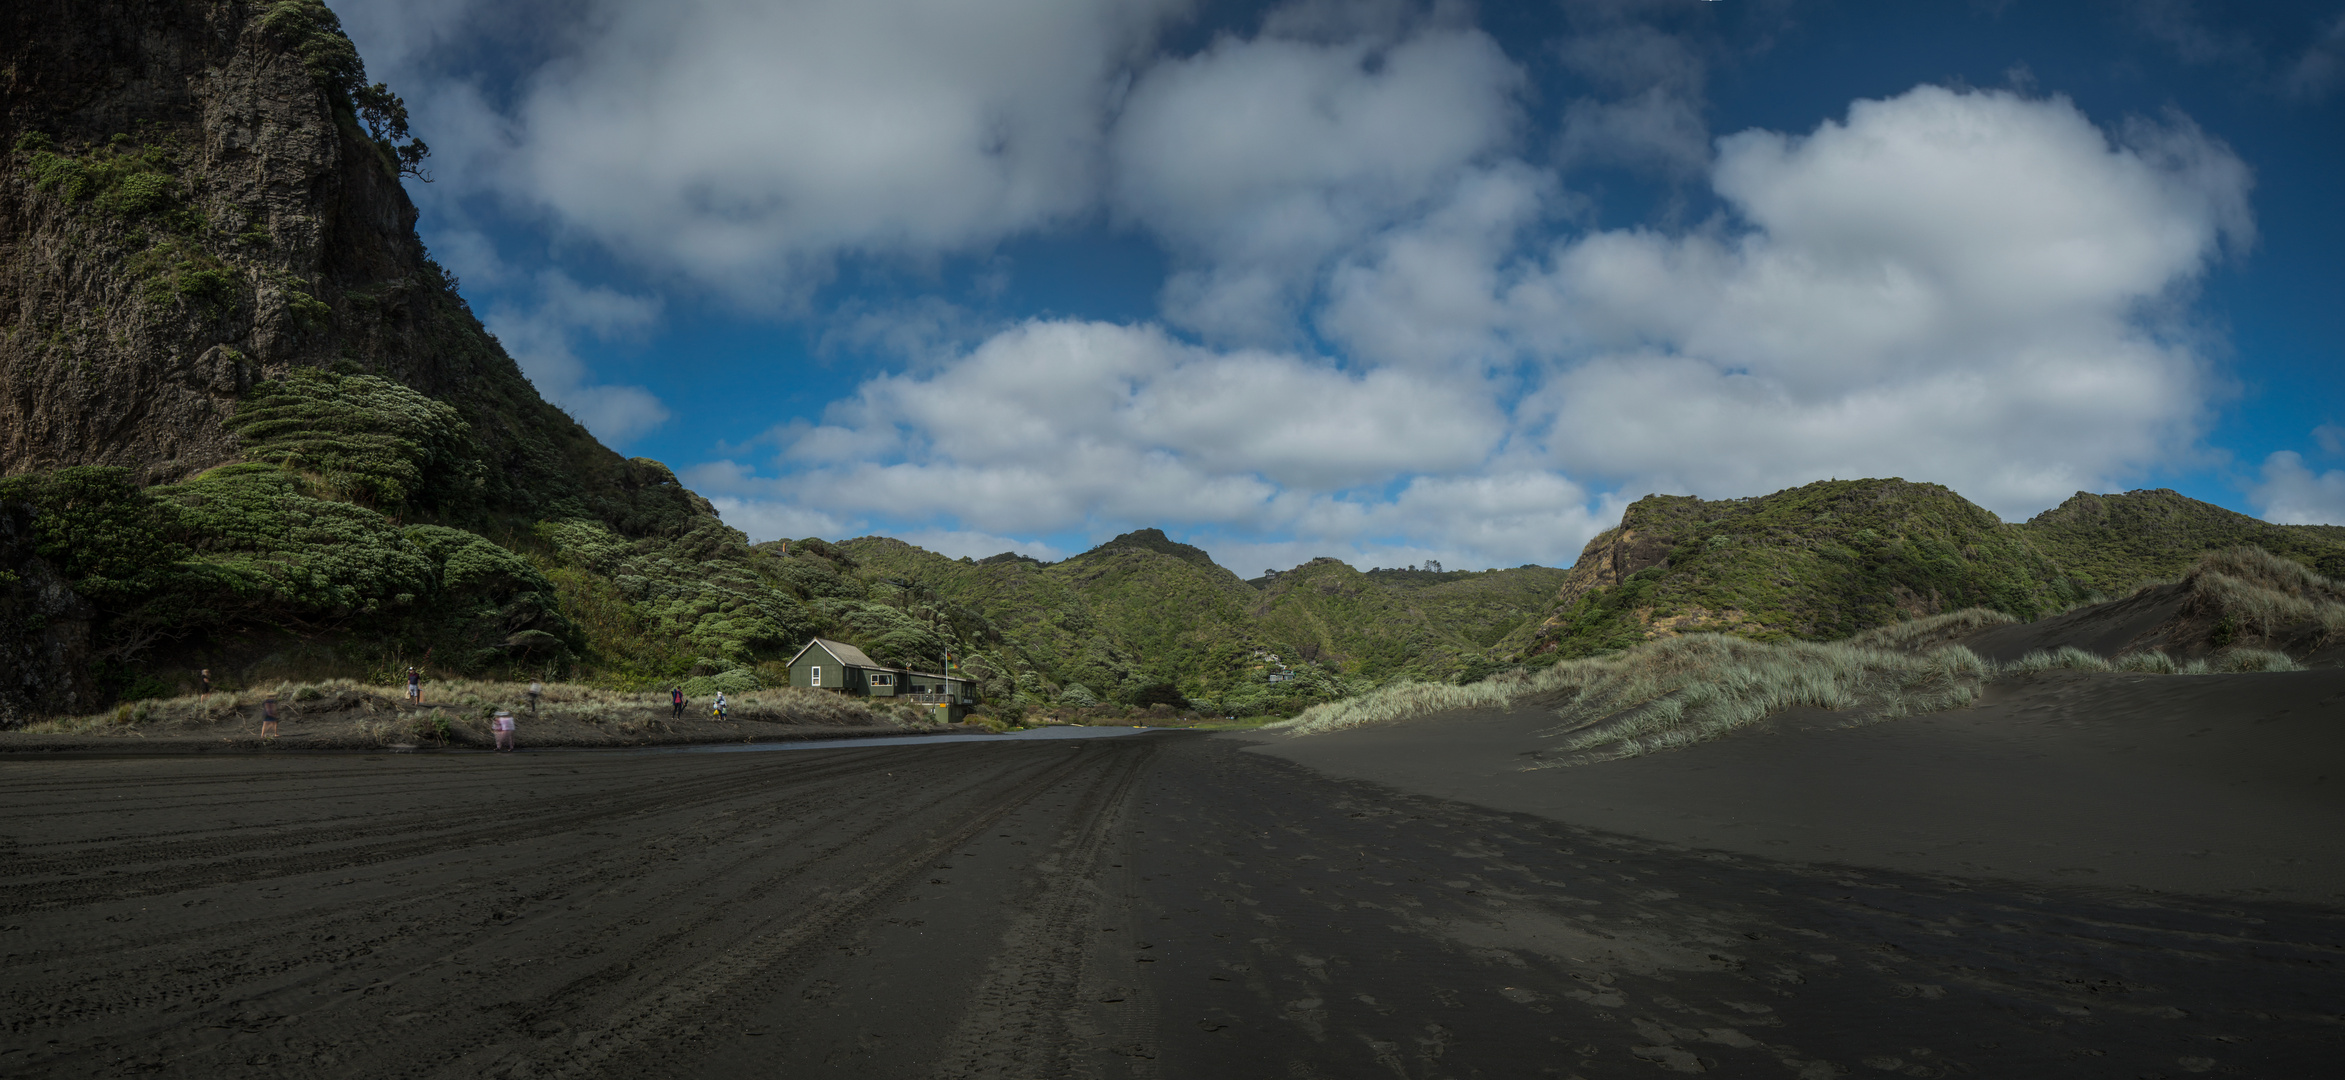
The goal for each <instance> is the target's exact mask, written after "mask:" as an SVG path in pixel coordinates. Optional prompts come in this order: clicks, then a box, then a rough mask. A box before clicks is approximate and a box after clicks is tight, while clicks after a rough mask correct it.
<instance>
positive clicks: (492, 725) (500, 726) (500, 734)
mask: <svg viewBox="0 0 2345 1080" xmlns="http://www.w3.org/2000/svg"><path fill="white" fill-rule="evenodd" d="M489 729H490V730H492V731H494V732H496V733H497V752H498V753H500V754H504V753H510V752H512V750H513V714H512V713H509V712H506V711H505V710H503V709H498V710H497V716H496V719H493V720H491V721H489Z"/></svg>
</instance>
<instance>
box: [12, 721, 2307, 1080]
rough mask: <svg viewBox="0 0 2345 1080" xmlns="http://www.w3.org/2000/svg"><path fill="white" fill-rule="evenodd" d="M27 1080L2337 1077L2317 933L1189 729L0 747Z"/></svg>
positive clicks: (2214, 910) (2258, 917) (2292, 922)
mask: <svg viewBox="0 0 2345 1080" xmlns="http://www.w3.org/2000/svg"><path fill="white" fill-rule="evenodd" d="M0 823H4V824H0V1017H4V1018H5V1019H4V1021H0V1022H4V1024H5V1028H4V1030H0V1073H5V1074H7V1075H10V1076H108V1075H128V1074H134V1073H135V1074H141V1075H157V1074H159V1075H166V1076H202V1077H211V1076H231V1075H233V1076H318V1077H326V1076H334V1077H342V1076H361V1077H366V1076H402V1077H456V1076H465V1077H469V1076H509V1077H537V1076H614V1077H616V1076H626V1077H636V1076H652V1077H667V1076H675V1077H684V1076H750V1075H787V1076H800V1075H814V1076H824V1075H830V1076H877V1077H894V1076H903V1077H926V1076H954V1077H1033V1076H1068V1075H1089V1076H1163V1077H1206V1076H1212V1077H1222V1076H1233V1077H1251V1076H1266V1077H1267V1076H1278V1077H1292V1076H1323V1077H1354V1076H1401V1077H1420V1076H1422V1077H1435V1076H1460V1077H1464V1076H1475V1075H1481V1076H1528V1075H1539V1074H1541V1073H1543V1072H1551V1073H1553V1074H1555V1075H1572V1074H1575V1073H1576V1074H1578V1075H1582V1076H1587V1077H1598V1076H1616V1075H1617V1076H1646V1075H1651V1074H1653V1073H1654V1072H1655V1071H1656V1069H1661V1070H1670V1069H1675V1070H1680V1071H1692V1070H1698V1069H1705V1068H1707V1069H1716V1070H1720V1071H1723V1072H1725V1073H1726V1074H1728V1075H1738V1076H1741V1075H1749V1076H1774V1075H1786V1076H1817V1077H1821V1076H1830V1075H1842V1074H1843V1073H1845V1072H1851V1071H1853V1072H1858V1073H1862V1072H1866V1071H1868V1070H1889V1072H1885V1073H1883V1075H1889V1074H1891V1073H1896V1074H1905V1075H1954V1074H1957V1073H1964V1072H1967V1073H1970V1074H1974V1075H2000V1076H2021V1075H2085V1076H2091V1075H2109V1076H2136V1075H2149V1074H2165V1075H2182V1074H2184V1073H2188V1072H2195V1071H2204V1070H2219V1069H2225V1068H2233V1069H2241V1070H2244V1071H2245V1073H2246V1074H2247V1075H2265V1076H2302V1075H2315V1074H2318V1073H2319V1072H2321V1071H2322V1070H2324V1069H2326V1068H2327V1067H2329V1066H2331V1065H2333V1064H2334V1063H2335V1059H2336V1054H2337V1045H2338V1042H2337V1040H2338V1037H2339V1034H2340V1027H2339V1023H2338V1017H2337V1013H2338V1011H2339V1006H2338V1004H2337V1003H2338V1001H2339V1000H2341V997H2340V995H2339V993H2338V990H2339V988H2340V982H2339V978H2338V974H2337V968H2336V964H2337V962H2338V958H2339V956H2340V953H2339V949H2338V943H2339V941H2340V940H2345V932H2341V931H2345V927H2341V926H2340V920H2339V919H2338V917H2337V916H2336V915H2335V914H2334V913H2333V912H2330V911H2327V910H2323V909H2318V908H2302V907H2289V906H2285V905H2278V904H2254V903H2244V904H2243V903H2227V904H2210V903H2202V902H2198V901H2187V900H2180V899H2174V898H2165V897H2134V898H2130V899H2126V900H2124V901H2111V900H2096V899H2093V898H2091V897H2089V896H2086V895H2083V894H2068V893H2061V892H2058V891H2056V890H2033V891H2029V890H2016V889H2010V888H2005V887H1992V886H1984V885H1981V884H1979V883H1975V882H1974V883H1963V882H1959V881H1954V880H1950V879H1945V878H1923V877H1915V876H1902V875H1897V874H1892V873H1887V872H1881V871H1848V870H1835V869H1830V868H1812V867H1801V866H1794V865H1787V864H1780V863H1775V862H1770V861H1767V860H1764V859H1754V858H1744V857H1735V856H1728V855H1722V854H1718V853H1704V852H1698V851H1688V850H1684V849H1681V848H1676V847H1673V846H1670V845H1667V844H1661V843H1655V842H1651V841H1646V840H1639V839H1634V838H1630V837H1626V836H1621V835H1616V834H1610V833H1602V832H1597V831H1593V830H1588V829H1585V828H1579V827H1574V826H1571V825H1567V824H1564V823H1560V822H1556V821H1552V820H1547V819H1543V818H1539V817H1535V816H1530V815H1521V814H1511V813H1506V812H1503V811H1498V810H1490V809H1484V808H1479V807H1475V806H1471V805H1466V804H1462V803H1459V802H1452V801H1444V800H1440V799H1436V798H1431V797H1428V796H1423V795H1413V794H1407V793H1404V792H1401V791H1397V790H1394V789H1392V788H1388V787H1384V786H1380V785H1376V784H1371V783H1365V782H1360V781H1354V780H1341V779H1334V778H1330V777H1327V776H1325V775H1322V774H1319V773H1315V772H1313V771H1311V770H1309V769H1306V768H1304V767H1301V766H1298V765H1295V764H1292V763H1289V762H1284V761H1278V760H1273V759H1266V758H1264V757H1262V756H1261V755H1259V754H1256V753H1249V752H1246V751H1245V749H1244V744H1242V743H1239V742H1236V741H1232V740H1228V739H1213V738H1203V737H1197V736H1193V735H1180V734H1174V735H1142V736H1132V737H1126V738H1117V739H1106V740H1085V741H1070V742H1035V743H977V744H960V745H939V746H898V747H857V748H836V749H809V750H795V751H790V752H785V753H734V754H651V753H547V754H537V755H529V754H524V755H517V756H502V757H500V756H494V755H486V754H480V755H443V756H434V757H424V756H395V755H384V756H378V757H362V756H355V755H352V756H312V757H292V756H270V757H251V758H241V759H234V758H211V757H195V758H189V757H180V758H168V759H157V758H113V759H83V760H65V761H30V762H27V761H16V760H9V761H0Z"/></svg>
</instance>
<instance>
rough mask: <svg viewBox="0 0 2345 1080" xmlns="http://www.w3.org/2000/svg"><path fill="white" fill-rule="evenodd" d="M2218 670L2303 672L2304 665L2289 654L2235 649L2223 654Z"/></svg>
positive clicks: (2265, 650)
mask: <svg viewBox="0 0 2345 1080" xmlns="http://www.w3.org/2000/svg"><path fill="white" fill-rule="evenodd" d="M2217 669H2218V670H2221V671H2226V672H2245V671H2302V670H2304V665H2302V664H2299V663H2297V662H2296V661H2295V660H2293V659H2291V658H2290V657H2289V656H2288V654H2287V653H2282V652H2273V651H2271V650H2269V649H2233V650H2231V651H2230V652H2227V653H2225V654H2223V656H2222V657H2221V658H2220V660H2219V663H2218V665H2217Z"/></svg>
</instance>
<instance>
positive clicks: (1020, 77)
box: [504, 0, 1185, 298]
mask: <svg viewBox="0 0 2345 1080" xmlns="http://www.w3.org/2000/svg"><path fill="white" fill-rule="evenodd" d="M1183 6H1185V5H1183V4H1180V3H1177V2H1174V0H1160V2H1156V3H1145V2H1143V3H1102V2H1098V0H1003V2H1000V3H988V4H959V3H939V2H934V0H829V2H809V3H796V4H786V5H781V4H769V3H763V2H751V0H679V2H677V3H671V4H661V5H651V6H647V5H643V4H633V3H620V2H617V0H603V2H599V3H595V4H593V5H592V9H593V10H592V14H591V17H590V18H588V19H587V20H585V22H584V25H586V26H588V27H591V28H592V29H591V31H590V32H589V33H588V34H587V35H585V36H584V37H583V38H582V39H581V40H580V41H578V42H577V43H576V45H575V47H574V48H573V49H572V50H570V51H569V52H568V53H566V54H565V55H563V56H562V57H560V58H559V59H557V60H556V61H554V62H553V63H551V64H549V65H547V66H546V67H545V68H544V69H542V70H541V71H539V72H538V73H537V75H536V76H535V78H534V79H533V80H532V81H531V83H530V85H529V87H528V90H527V93H526V95H525V96H524V97H523V99H522V100H521V101H520V102H519V104H518V106H517V107H516V109H515V111H514V118H515V122H516V126H517V134H516V139H517V143H516V145H515V146H514V148H513V150H512V154H511V159H510V162H509V165H508V167H507V169H506V170H505V173H504V175H505V181H506V184H507V186H508V188H509V190H510V192H511V193H513V194H514V195H516V196H519V197H523V198H527V199H531V200H534V201H535V202H537V203H539V204H541V205H542V206H544V207H545V208H546V209H547V210H549V211H550V212H552V213H553V214H555V215H557V216H558V217H559V218H560V220H562V221H563V222H564V223H565V224H567V225H568V226H570V227H571V228H574V229H577V230H579V231H582V232H584V233H587V234H588V235H591V236H593V237H594V238H596V239H598V240H600V241H602V242H604V243H605V244H608V245H609V246H610V247H612V248H613V249H615V250H618V251H620V252H623V253H626V254H628V255H630V256H632V257H636V258H642V259H646V260H649V261H652V262H654V263H657V264H661V265H665V266H668V267H670V268H672V269H674V270H676V271H678V272H680V273H683V274H686V275H689V276H693V277H697V278H699V279H701V280H702V281H704V282H706V283H708V284H710V285H713V286H716V287H718V288H720V289H725V290H729V291H733V292H735V293H737V294H746V295H748V296H750V297H752V298H755V297H756V294H758V293H759V292H761V291H764V290H769V289H772V288H773V287H774V286H775V285H776V283H777V282H779V283H785V284H786V283H788V282H791V281H802V280H804V279H805V277H806V276H807V275H819V274H820V273H821V271H822V269H823V268H824V266H825V265H826V263H827V260H828V259H829V257H830V256H832V255H833V254H835V253H838V252H842V251H863V252H877V253H881V254H913V255H920V254H928V253H935V252H939V251H950V250H955V249H960V248H964V247H967V246H969V245H973V244H982V243H986V242H990V241H992V240H994V239H997V238H1000V237H1003V236H1006V235H1009V234H1012V233H1015V232H1018V231H1020V230H1024V229H1029V228H1032V227H1035V226H1038V225H1042V224H1045V223H1049V222H1052V221H1056V220H1060V219H1062V218H1065V217H1067V216H1069V215H1073V214H1077V213H1081V212H1083V211H1084V210H1085V209H1087V208H1088V207H1089V206H1091V205H1092V204H1093V202H1094V199H1095V197H1096V196H1095V192H1096V190H1097V188H1098V186H1099V180H1098V176H1099V172H1100V169H1101V167H1102V161H1101V139H1102V134H1103V129H1104V125H1105V117H1106V114H1107V110H1108V107H1109V105H1110V97H1111V92H1112V90H1113V88H1114V87H1115V85H1116V84H1117V80H1118V78H1119V76H1121V75H1122V74H1123V73H1124V69H1125V66H1126V63H1127V61H1128V60H1130V59H1132V58H1133V56H1134V53H1135V51H1136V50H1138V49H1140V48H1141V47H1142V46H1143V45H1144V44H1145V43H1146V42H1147V41H1148V40H1149V38H1150V37H1151V35H1152V33H1153V31H1154V30H1155V28H1156V26H1157V25H1158V24H1159V22H1161V20H1162V19H1163V18H1165V17H1166V16H1167V15H1169V14H1172V13H1174V12H1177V11H1178V10H1180V9H1181V8H1182V7H1183Z"/></svg>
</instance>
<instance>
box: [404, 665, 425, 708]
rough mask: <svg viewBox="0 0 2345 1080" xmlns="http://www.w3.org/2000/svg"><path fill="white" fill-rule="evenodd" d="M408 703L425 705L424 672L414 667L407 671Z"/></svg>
mask: <svg viewBox="0 0 2345 1080" xmlns="http://www.w3.org/2000/svg"><path fill="white" fill-rule="evenodd" d="M407 703H408V704H409V705H421V704H423V672H420V671H417V670H415V669H414V668H412V667H411V668H408V669H407Z"/></svg>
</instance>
